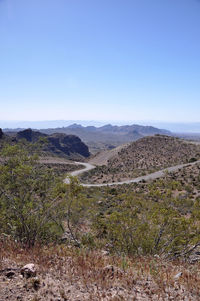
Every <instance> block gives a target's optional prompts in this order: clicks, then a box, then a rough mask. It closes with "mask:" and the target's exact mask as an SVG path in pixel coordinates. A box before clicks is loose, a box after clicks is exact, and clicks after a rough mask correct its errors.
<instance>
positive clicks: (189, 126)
mask: <svg viewBox="0 0 200 301" xmlns="http://www.w3.org/2000/svg"><path fill="white" fill-rule="evenodd" d="M74 123H76V124H81V125H82V126H85V127H87V126H95V127H101V126H104V125H106V124H107V123H111V124H115V125H118V126H122V125H125V124H128V125H131V124H140V125H143V126H145V125H149V126H153V127H156V128H163V129H167V130H169V131H171V132H173V133H200V122H164V121H150V120H149V121H147V120H146V121H144V120H141V121H137V122H136V121H135V122H134V121H132V122H131V121H128V122H125V121H121V122H120V121H114V120H112V121H109V122H106V121H95V120H46V121H3V120H0V128H3V129H17V128H18V130H22V129H26V128H32V129H37V130H39V129H47V128H61V127H68V126H70V125H71V124H74Z"/></svg>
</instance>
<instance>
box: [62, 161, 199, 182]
mask: <svg viewBox="0 0 200 301" xmlns="http://www.w3.org/2000/svg"><path fill="white" fill-rule="evenodd" d="M74 163H75V164H76V165H84V166H85V168H83V169H79V170H75V171H72V172H70V173H69V175H71V176H78V175H80V174H82V173H84V172H86V171H89V170H92V169H94V168H96V166H94V165H92V164H89V163H82V162H74ZM197 163H200V160H199V161H196V162H193V163H186V164H179V165H176V166H172V167H168V168H165V169H162V170H159V171H156V172H153V173H150V174H148V175H146V176H141V177H137V178H135V179H131V180H126V181H122V182H112V183H104V184H83V183H81V185H82V186H84V187H103V186H114V185H123V184H130V183H139V182H141V181H143V180H145V181H149V180H155V179H158V178H162V177H164V176H165V174H166V172H175V171H177V170H179V169H181V168H183V167H185V166H193V165H195V164H197ZM64 182H65V183H66V184H69V179H68V178H66V179H65V180H64Z"/></svg>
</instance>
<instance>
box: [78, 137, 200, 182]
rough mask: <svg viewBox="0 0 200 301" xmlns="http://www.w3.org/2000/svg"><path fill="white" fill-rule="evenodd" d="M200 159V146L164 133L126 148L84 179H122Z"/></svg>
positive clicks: (105, 180) (109, 180)
mask: <svg viewBox="0 0 200 301" xmlns="http://www.w3.org/2000/svg"><path fill="white" fill-rule="evenodd" d="M199 158H200V146H199V145H194V144H189V143H187V142H185V141H183V140H181V139H178V138H174V137H169V136H164V135H156V136H152V137H145V138H142V139H140V140H138V141H136V142H133V143H131V144H129V145H128V146H127V147H125V148H123V149H122V150H121V151H120V152H118V153H117V154H115V155H114V156H113V157H112V158H110V159H109V160H108V161H107V165H106V166H101V167H97V168H96V169H95V170H93V171H91V172H90V174H88V175H83V176H82V180H86V181H88V180H90V182H91V179H92V180H93V182H98V183H105V182H112V181H119V180H120V181H121V180H126V179H129V178H134V177H137V176H140V175H144V174H146V173H149V172H153V171H156V170H160V169H163V168H166V167H170V166H173V165H177V164H181V163H187V162H189V161H190V160H195V159H199Z"/></svg>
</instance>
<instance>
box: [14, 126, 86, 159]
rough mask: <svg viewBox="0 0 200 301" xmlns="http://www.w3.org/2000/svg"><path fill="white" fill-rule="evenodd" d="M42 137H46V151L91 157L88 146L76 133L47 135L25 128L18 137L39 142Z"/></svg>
mask: <svg viewBox="0 0 200 301" xmlns="http://www.w3.org/2000/svg"><path fill="white" fill-rule="evenodd" d="M40 138H46V139H47V144H45V145H44V149H45V151H50V152H53V153H54V154H56V155H63V154H64V155H67V156H69V157H70V156H73V155H75V156H76V155H77V156H79V157H77V158H81V156H82V157H85V158H87V157H89V156H90V152H89V149H88V146H87V145H86V144H85V143H83V142H82V141H81V139H80V138H79V137H77V136H74V135H65V134H58V133H55V134H52V135H46V134H43V133H40V132H38V131H33V130H32V129H27V130H23V131H20V132H18V133H17V135H16V139H17V140H21V139H25V140H26V141H28V142H37V141H38V140H39V139H40Z"/></svg>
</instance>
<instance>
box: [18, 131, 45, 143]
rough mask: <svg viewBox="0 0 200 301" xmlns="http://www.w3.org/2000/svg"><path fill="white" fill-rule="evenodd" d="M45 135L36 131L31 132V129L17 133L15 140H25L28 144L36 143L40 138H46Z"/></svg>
mask: <svg viewBox="0 0 200 301" xmlns="http://www.w3.org/2000/svg"><path fill="white" fill-rule="evenodd" d="M46 136H47V135H45V134H42V133H40V132H37V131H33V130H31V129H27V130H24V131H20V132H18V133H17V135H16V138H17V140H20V139H25V140H26V141H28V142H36V141H37V140H38V139H39V138H40V137H46Z"/></svg>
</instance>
